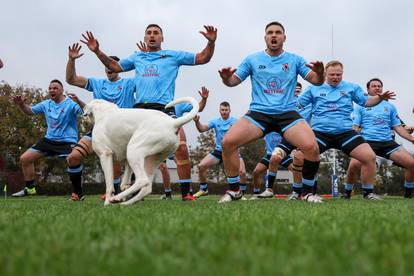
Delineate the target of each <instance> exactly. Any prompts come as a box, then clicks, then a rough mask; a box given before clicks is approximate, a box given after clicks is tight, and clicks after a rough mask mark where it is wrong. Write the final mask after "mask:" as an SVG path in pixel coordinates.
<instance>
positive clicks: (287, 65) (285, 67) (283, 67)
mask: <svg viewBox="0 0 414 276" xmlns="http://www.w3.org/2000/svg"><path fill="white" fill-rule="evenodd" d="M282 69H283V71H285V72H288V71H289V63H283V65H282Z"/></svg>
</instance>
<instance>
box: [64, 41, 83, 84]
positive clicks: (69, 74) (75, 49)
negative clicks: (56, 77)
mask: <svg viewBox="0 0 414 276" xmlns="http://www.w3.org/2000/svg"><path fill="white" fill-rule="evenodd" d="M81 48H82V46H80V45H79V43H74V44H73V45H72V47H70V46H69V59H68V64H67V65H66V82H67V83H69V84H71V85H75V86H77V87H80V88H85V87H86V84H87V83H88V80H87V79H86V78H85V77H82V76H78V75H76V68H75V60H76V59H77V58H80V57H81V56H83V54H81V53H79V51H80V49H81Z"/></svg>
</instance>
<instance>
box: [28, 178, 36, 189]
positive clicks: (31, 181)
mask: <svg viewBox="0 0 414 276" xmlns="http://www.w3.org/2000/svg"><path fill="white" fill-rule="evenodd" d="M34 186H35V181H34V179H33V180H29V181H26V187H27V188H29V189H32V188H34Z"/></svg>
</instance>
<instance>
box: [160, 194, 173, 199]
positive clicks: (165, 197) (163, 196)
mask: <svg viewBox="0 0 414 276" xmlns="http://www.w3.org/2000/svg"><path fill="white" fill-rule="evenodd" d="M160 199H162V200H172V197H171V196H170V195H166V194H163V195H162V196H161V197H160Z"/></svg>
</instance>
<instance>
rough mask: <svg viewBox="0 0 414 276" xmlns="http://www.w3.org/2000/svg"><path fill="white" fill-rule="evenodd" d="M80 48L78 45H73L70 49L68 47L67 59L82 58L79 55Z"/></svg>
mask: <svg viewBox="0 0 414 276" xmlns="http://www.w3.org/2000/svg"><path fill="white" fill-rule="evenodd" d="M80 49H82V46H81V45H79V43H73V45H72V47H70V46H69V58H71V59H77V58H80V57H81V56H83V54H81V53H79V51H80Z"/></svg>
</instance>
